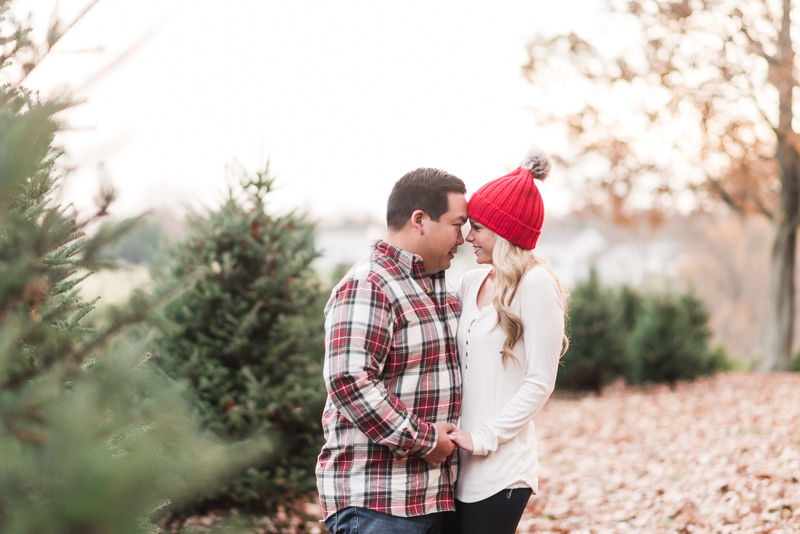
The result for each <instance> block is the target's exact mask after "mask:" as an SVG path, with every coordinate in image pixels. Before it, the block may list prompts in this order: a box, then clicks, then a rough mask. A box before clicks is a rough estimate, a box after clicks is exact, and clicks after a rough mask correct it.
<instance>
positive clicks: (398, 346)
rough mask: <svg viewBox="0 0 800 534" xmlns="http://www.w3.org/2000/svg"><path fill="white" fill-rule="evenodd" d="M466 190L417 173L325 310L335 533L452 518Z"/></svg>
mask: <svg viewBox="0 0 800 534" xmlns="http://www.w3.org/2000/svg"><path fill="white" fill-rule="evenodd" d="M465 193H466V188H465V187H464V183H463V182H462V181H461V180H459V179H458V178H456V177H455V176H452V175H450V174H448V173H446V172H444V171H440V170H438V169H417V170H415V171H412V172H410V173H408V174H406V175H405V176H403V177H402V178H401V179H400V180H399V181H398V182H397V183H396V184H395V186H394V188H393V189H392V193H391V195H390V196H389V202H388V205H387V210H386V222H387V225H388V232H387V234H386V239H385V240H383V241H376V242H375V243H374V244H373V246H372V252H371V254H370V255H369V256H367V257H366V258H364V259H362V260H361V261H359V262H358V263H356V264H355V265H354V266H353V267H352V268H351V269H350V271H349V272H348V273H347V275H345V277H344V278H343V279H342V281H341V282H339V284H338V285H337V286H336V287H335V288H334V290H333V292H332V294H331V298H330V300H329V301H328V304H327V305H326V307H325V365H324V371H323V374H324V377H325V384H326V387H327V390H328V400H327V402H326V404H325V411H324V413H323V415H322V425H323V429H324V431H325V440H326V443H325V445H324V446H323V447H322V452H321V453H320V456H319V459H318V461H317V469H316V473H317V487H318V489H319V494H320V502H321V504H322V512H323V519H324V520H325V526H326V527H327V529H328V531H329V532H331V533H332V534H344V533H351V532H356V531H357V532H358V533H359V534H369V533H380V534H385V533H395V532H397V533H415V534H416V533H420V534H422V533H437V532H439V531H440V529H441V522H442V512H445V511H452V510H454V507H453V483H454V482H455V466H454V465H453V462H454V456H455V455H452V452H453V450H454V445H453V443H452V441H451V440H450V438H449V437H448V436H447V433H448V432H449V431H451V430H453V429H454V428H455V426H454V423H455V422H456V420H457V419H458V416H459V413H460V409H461V376H460V374H459V367H458V355H457V348H456V339H455V335H456V327H457V321H458V316H459V307H458V302H457V300H456V299H455V297H454V296H453V295H452V294H449V293H448V291H447V288H446V285H445V278H444V271H445V269H447V268H448V267H450V262H451V260H452V259H453V257H454V255H455V253H456V251H457V250H458V246H459V245H461V244H462V243H464V238H463V236H462V234H461V227H462V226H463V225H464V224H465V223H466V222H467V201H466V198H465Z"/></svg>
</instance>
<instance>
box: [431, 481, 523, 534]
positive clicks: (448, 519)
mask: <svg viewBox="0 0 800 534" xmlns="http://www.w3.org/2000/svg"><path fill="white" fill-rule="evenodd" d="M532 493H533V490H532V489H530V488H514V489H504V490H503V491H501V492H500V493H496V494H494V495H492V496H491V497H489V498H487V499H484V500H482V501H478V502H461V501H459V500H457V499H456V511H455V512H450V513H445V517H444V527H443V528H442V534H514V532H516V531H517V525H518V524H519V520H520V519H522V513H523V512H524V511H525V505H526V504H528V499H529V498H530V496H531V494H532Z"/></svg>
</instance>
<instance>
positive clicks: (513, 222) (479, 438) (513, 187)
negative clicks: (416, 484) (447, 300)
mask: <svg viewBox="0 0 800 534" xmlns="http://www.w3.org/2000/svg"><path fill="white" fill-rule="evenodd" d="M549 171H550V162H549V160H548V159H547V157H546V156H545V155H544V154H543V153H541V152H540V151H538V150H535V151H533V152H532V153H531V154H530V155H529V157H528V158H527V159H526V160H525V162H524V163H523V164H522V166H520V167H519V168H518V169H517V170H515V171H514V172H512V173H510V174H507V175H506V176H503V177H501V178H498V179H496V180H493V181H491V182H489V183H488V184H486V185H484V186H483V187H481V188H480V189H479V190H478V191H476V192H475V194H473V195H472V197H471V198H470V201H469V204H468V212H469V217H470V224H471V228H470V231H469V234H468V235H467V237H466V241H467V242H469V243H470V244H472V247H473V250H474V252H475V257H476V259H477V261H478V263H480V264H484V265H488V266H490V268H488V269H482V270H475V271H470V272H469V273H467V274H466V275H465V276H464V277H463V278H462V279H461V282H460V283H459V287H458V298H459V301H460V302H461V310H462V311H461V313H462V315H461V320H460V321H459V326H458V334H457V337H458V351H459V357H460V362H461V373H462V378H463V394H462V397H463V404H462V413H461V426H460V428H457V429H456V430H454V431H453V432H451V433H450V437H451V439H452V440H453V441H454V442H455V443H456V444H457V445H458V447H459V474H458V482H457V483H456V514H455V518H454V521H450V522H451V523H452V524H450V525H448V528H447V529H446V530H447V531H449V532H458V533H473V532H474V533H498V534H502V533H513V532H514V531H515V530H516V528H517V524H518V523H519V520H520V518H521V517H522V513H523V511H524V510H525V505H526V504H527V502H528V498H529V497H530V496H531V494H532V493H535V492H536V491H537V485H538V479H537V470H538V461H537V454H536V435H535V432H534V426H533V417H534V416H535V415H536V413H537V412H539V410H541V409H542V407H543V406H544V404H545V402H546V401H547V399H548V397H549V396H550V393H551V392H552V391H553V387H554V386H555V381H556V372H557V370H558V362H559V359H560V357H561V355H562V354H563V352H564V351H565V350H566V346H567V345H568V340H567V338H566V336H565V335H564V310H565V302H566V299H567V296H568V295H567V293H566V292H565V291H564V289H563V288H562V287H561V285H560V283H559V282H558V279H557V278H556V277H555V276H554V274H553V272H552V271H551V269H550V268H549V267H548V266H547V265H546V264H545V263H544V262H543V261H542V260H541V259H539V258H537V257H536V256H535V255H534V254H533V251H532V250H533V248H534V247H535V246H536V240H537V239H538V237H539V234H540V233H541V228H542V222H543V220H544V206H543V205H542V199H541V196H540V195H539V190H538V189H537V187H536V184H535V183H534V178H536V179H539V180H544V178H546V177H547V175H548V173H549ZM450 519H453V518H450Z"/></svg>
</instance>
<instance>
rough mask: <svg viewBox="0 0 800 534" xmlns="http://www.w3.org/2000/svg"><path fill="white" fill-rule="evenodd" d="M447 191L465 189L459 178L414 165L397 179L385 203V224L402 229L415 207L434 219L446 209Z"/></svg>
mask: <svg viewBox="0 0 800 534" xmlns="http://www.w3.org/2000/svg"><path fill="white" fill-rule="evenodd" d="M448 193H461V194H462V195H464V194H466V193H467V188H466V186H465V185H464V182H462V181H461V179H460V178H456V177H455V176H453V175H452V174H449V173H446V172H444V171H442V170H439V169H427V168H421V169H415V170H413V171H411V172H409V173H406V174H405V175H404V176H403V177H402V178H400V179H399V180H397V183H396V184H394V187H393V188H392V193H391V194H390V195H389V201H388V202H387V204H386V224H387V225H388V226H389V228H390V229H391V230H402V228H403V227H404V226H405V225H406V223H407V222H408V220H409V219H410V218H411V214H412V213H414V211H415V210H422V211H424V212H425V213H426V214H427V215H428V217H430V218H431V219H433V220H434V221H438V220H439V217H441V216H442V214H443V213H445V212H446V211H447V194H448Z"/></svg>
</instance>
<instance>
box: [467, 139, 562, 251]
mask: <svg viewBox="0 0 800 534" xmlns="http://www.w3.org/2000/svg"><path fill="white" fill-rule="evenodd" d="M549 173H550V160H549V159H548V158H547V156H545V155H544V153H543V152H542V151H541V150H539V149H538V148H534V149H532V150H531V151H530V153H529V154H528V157H527V158H525V161H523V162H522V165H520V166H519V167H518V168H517V170H515V171H513V172H511V173H509V174H506V175H505V176H501V177H500V178H497V179H496V180H492V181H491V182H489V183H488V184H485V185H484V186H483V187H481V188H480V189H478V190H477V191H475V193H473V194H472V197H470V199H469V203H468V205H467V212H468V213H469V217H470V219H474V220H476V221H478V222H479V223H481V224H482V225H484V226H486V227H487V228H489V229H490V230H493V231H494V232H495V233H496V234H497V235H499V236H502V237H504V238H506V239H508V240H509V241H510V242H512V243H514V244H515V245H518V246H520V247H522V248H527V249H533V248H534V247H536V240H537V239H539V234H540V233H541V231H542V223H543V222H544V204H543V203H542V196H541V195H540V194H539V189H538V188H537V187H536V184H535V183H534V181H533V179H534V178H537V179H539V180H544V179H545V178H547V175H548V174H549Z"/></svg>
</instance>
